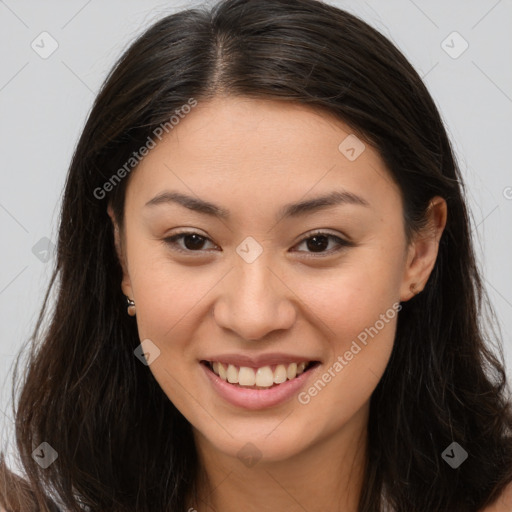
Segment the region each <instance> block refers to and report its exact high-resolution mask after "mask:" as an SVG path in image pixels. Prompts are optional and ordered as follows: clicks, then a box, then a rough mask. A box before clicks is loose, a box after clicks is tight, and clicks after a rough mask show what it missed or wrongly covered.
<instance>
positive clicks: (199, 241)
mask: <svg viewBox="0 0 512 512" xmlns="http://www.w3.org/2000/svg"><path fill="white" fill-rule="evenodd" d="M191 239H192V240H193V241H192V243H187V242H189V241H190V240H191ZM184 242H185V247H186V248H187V249H189V250H194V249H201V248H202V246H203V244H204V239H203V237H201V236H199V235H188V236H186V237H185V238H184Z"/></svg>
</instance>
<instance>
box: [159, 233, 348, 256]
mask: <svg viewBox="0 0 512 512" xmlns="http://www.w3.org/2000/svg"><path fill="white" fill-rule="evenodd" d="M190 235H197V236H198V237H200V238H202V239H204V240H207V241H210V242H211V240H210V239H209V238H208V237H205V236H203V235H201V234H200V233H196V232H195V231H184V232H183V233H178V234H176V235H173V236H171V237H168V238H164V240H163V241H164V242H165V243H166V244H167V245H168V246H171V247H172V248H173V249H174V250H176V251H178V252H181V253H185V254H190V253H194V252H197V253H199V252H201V251H202V250H203V249H199V250H197V251H192V250H190V249H183V248H182V247H180V246H179V245H178V243H177V240H179V239H183V238H184V237H186V236H190ZM317 236H323V237H326V238H329V239H332V240H335V241H336V243H337V244H338V248H337V249H335V250H332V249H331V250H329V251H325V252H321V253H314V252H309V253H308V252H306V254H308V256H307V257H313V258H322V257H326V256H331V255H332V254H334V253H337V252H339V251H341V250H343V249H345V248H347V247H352V246H353V245H354V244H353V243H352V242H349V241H348V240H344V239H342V238H340V237H338V236H336V235H333V234H331V233H326V232H325V231H315V232H313V233H310V234H308V236H306V237H305V238H303V239H302V240H300V241H299V242H298V243H297V245H300V244H302V243H304V242H307V241H308V240H310V239H312V238H314V237H317ZM299 252H304V251H299Z"/></svg>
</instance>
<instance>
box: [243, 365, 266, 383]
mask: <svg viewBox="0 0 512 512" xmlns="http://www.w3.org/2000/svg"><path fill="white" fill-rule="evenodd" d="M258 372H259V370H258ZM238 383H239V384H240V386H254V384H255V383H256V374H255V373H254V370H253V369H252V368H247V366H242V367H241V368H240V371H239V372H238ZM258 386H261V384H258Z"/></svg>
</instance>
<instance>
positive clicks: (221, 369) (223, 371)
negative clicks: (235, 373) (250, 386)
mask: <svg viewBox="0 0 512 512" xmlns="http://www.w3.org/2000/svg"><path fill="white" fill-rule="evenodd" d="M213 371H214V372H215V366H214V367H213ZM215 373H217V375H218V376H219V377H220V378H221V379H222V380H228V374H227V372H226V368H224V365H223V364H222V363H219V371H218V372H215Z"/></svg>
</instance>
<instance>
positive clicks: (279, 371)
mask: <svg viewBox="0 0 512 512" xmlns="http://www.w3.org/2000/svg"><path fill="white" fill-rule="evenodd" d="M286 378H287V376H286V366H285V365H284V364H278V365H277V366H276V369H275V370H274V382H275V383H276V384H281V383H282V382H285V381H286Z"/></svg>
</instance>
